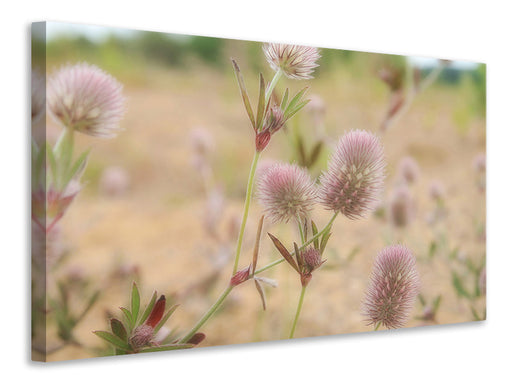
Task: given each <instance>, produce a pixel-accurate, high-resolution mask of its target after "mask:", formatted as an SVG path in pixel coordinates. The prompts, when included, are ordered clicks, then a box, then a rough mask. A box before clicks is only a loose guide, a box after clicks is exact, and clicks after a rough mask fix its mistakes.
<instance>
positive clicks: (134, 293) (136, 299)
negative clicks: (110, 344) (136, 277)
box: [131, 282, 140, 325]
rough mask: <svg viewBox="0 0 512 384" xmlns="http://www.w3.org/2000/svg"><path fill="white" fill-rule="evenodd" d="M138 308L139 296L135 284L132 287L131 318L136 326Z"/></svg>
mask: <svg viewBox="0 0 512 384" xmlns="http://www.w3.org/2000/svg"><path fill="white" fill-rule="evenodd" d="M139 308H140V294H139V289H138V288H137V284H135V282H134V283H133V285H132V307H131V309H132V317H133V323H134V325H135V324H137V318H138V317H139Z"/></svg>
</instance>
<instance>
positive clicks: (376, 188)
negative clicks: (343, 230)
mask: <svg viewBox="0 0 512 384" xmlns="http://www.w3.org/2000/svg"><path fill="white" fill-rule="evenodd" d="M384 167H385V162H384V150H383V148H382V145H381V143H380V141H379V139H378V138H377V137H376V136H374V135H373V134H371V133H369V132H366V131H359V130H357V131H351V132H349V133H347V134H345V135H344V136H343V137H342V138H341V139H340V141H339V142H338V145H337V147H336V150H335V151H334V153H333V155H332V157H331V159H330V161H329V165H328V167H327V171H326V172H324V173H323V174H322V175H321V176H320V190H319V198H320V202H321V203H322V205H324V206H325V207H326V208H327V209H329V210H332V211H335V212H341V213H342V214H344V215H345V216H347V217H348V218H349V219H358V218H361V217H364V216H365V215H366V214H367V213H369V212H371V211H373V210H374V209H375V208H376V206H377V204H378V203H379V195H380V194H381V192H382V189H383V185H384Z"/></svg>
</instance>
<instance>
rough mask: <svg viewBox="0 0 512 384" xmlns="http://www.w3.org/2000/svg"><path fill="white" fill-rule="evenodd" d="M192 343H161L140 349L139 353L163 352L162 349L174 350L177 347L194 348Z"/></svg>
mask: <svg viewBox="0 0 512 384" xmlns="http://www.w3.org/2000/svg"><path fill="white" fill-rule="evenodd" d="M194 347H195V345H194V344H172V345H161V346H159V347H149V348H145V349H142V350H141V351H140V353H146V352H163V351H175V350H178V349H189V348H194Z"/></svg>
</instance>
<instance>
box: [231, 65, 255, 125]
mask: <svg viewBox="0 0 512 384" xmlns="http://www.w3.org/2000/svg"><path fill="white" fill-rule="evenodd" d="M231 62H232V63H233V67H234V69H235V75H236V79H237V81H238V87H239V88H240V94H241V95H242V100H243V102H244V106H245V110H246V111H247V116H249V120H250V121H251V125H252V128H253V129H254V130H255V131H256V122H255V120H254V113H253V111H252V107H251V102H250V100H249V95H248V94H247V90H246V88H245V83H244V78H243V77H242V73H241V72H240V67H239V66H238V64H237V63H236V61H235V60H233V59H231Z"/></svg>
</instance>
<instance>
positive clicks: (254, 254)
mask: <svg viewBox="0 0 512 384" xmlns="http://www.w3.org/2000/svg"><path fill="white" fill-rule="evenodd" d="M264 218H265V216H264V215H262V216H261V218H260V222H259V224H258V232H257V233H256V240H255V243H254V250H253V252H252V273H251V275H252V276H254V271H256V264H257V263H258V254H259V251H260V239H261V230H262V228H263V219H264Z"/></svg>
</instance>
